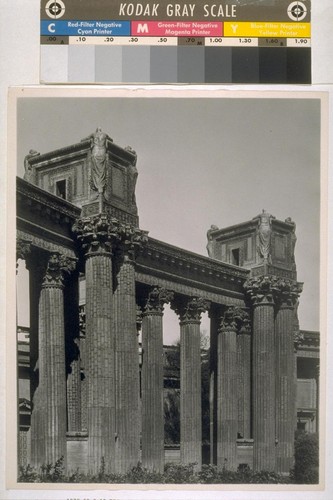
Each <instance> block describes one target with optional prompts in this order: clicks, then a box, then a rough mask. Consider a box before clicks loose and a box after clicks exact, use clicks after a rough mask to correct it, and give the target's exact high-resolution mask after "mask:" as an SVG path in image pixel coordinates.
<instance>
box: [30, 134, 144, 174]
mask: <svg viewBox="0 0 333 500" xmlns="http://www.w3.org/2000/svg"><path fill="white" fill-rule="evenodd" d="M90 144H91V143H90V139H88V138H87V139H84V140H83V141H81V142H78V143H76V144H71V145H70V146H66V147H64V148H60V149H55V150H53V151H49V152H47V153H43V154H39V155H36V156H34V157H32V158H31V159H30V160H29V163H30V164H31V165H32V166H34V167H36V168H42V167H44V166H45V164H48V163H50V162H53V161H54V162H57V163H58V162H59V161H62V160H63V159H64V158H68V157H69V156H74V155H76V154H78V153H82V154H84V153H87V152H88V151H89V150H90ZM107 151H108V153H112V154H114V155H115V156H117V157H118V158H119V159H121V160H123V161H124V160H125V161H126V162H128V163H131V164H133V163H135V162H136V154H135V153H134V152H132V151H130V150H128V149H124V148H122V147H121V146H118V145H117V144H115V143H114V142H113V141H112V139H111V138H110V137H108V138H107Z"/></svg>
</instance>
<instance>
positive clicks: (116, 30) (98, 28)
mask: <svg viewBox="0 0 333 500" xmlns="http://www.w3.org/2000/svg"><path fill="white" fill-rule="evenodd" d="M130 34H131V23H130V21H75V20H74V21H51V20H50V21H45V20H44V21H41V35H49V36H50V35H69V36H77V35H79V36H126V35H130Z"/></svg>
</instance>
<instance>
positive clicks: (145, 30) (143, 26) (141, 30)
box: [136, 23, 149, 34]
mask: <svg viewBox="0 0 333 500" xmlns="http://www.w3.org/2000/svg"><path fill="white" fill-rule="evenodd" d="M136 33H137V34H139V33H149V30H148V24H141V23H139V24H138V27H137V30H136Z"/></svg>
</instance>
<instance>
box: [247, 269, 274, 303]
mask: <svg viewBox="0 0 333 500" xmlns="http://www.w3.org/2000/svg"><path fill="white" fill-rule="evenodd" d="M276 282H277V278H276V277H275V276H258V277H255V278H249V279H248V280H247V281H246V282H245V283H244V289H245V292H246V293H247V294H248V296H249V297H250V299H251V300H252V302H253V304H254V305H259V304H263V303H266V304H274V293H275V288H276Z"/></svg>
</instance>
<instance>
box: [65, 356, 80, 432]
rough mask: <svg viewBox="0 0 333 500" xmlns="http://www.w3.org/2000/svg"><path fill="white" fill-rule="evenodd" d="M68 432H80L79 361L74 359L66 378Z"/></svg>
mask: <svg viewBox="0 0 333 500" xmlns="http://www.w3.org/2000/svg"><path fill="white" fill-rule="evenodd" d="M67 402H68V412H67V413H68V426H67V428H68V431H69V432H76V431H81V428H82V425H81V372H80V360H79V359H74V360H73V361H72V363H71V368H70V373H69V374H68V377H67Z"/></svg>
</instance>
